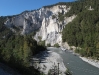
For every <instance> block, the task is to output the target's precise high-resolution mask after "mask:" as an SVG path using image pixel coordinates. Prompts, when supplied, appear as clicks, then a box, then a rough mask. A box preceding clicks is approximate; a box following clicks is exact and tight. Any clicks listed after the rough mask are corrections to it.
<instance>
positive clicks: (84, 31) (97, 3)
mask: <svg viewBox="0 0 99 75" xmlns="http://www.w3.org/2000/svg"><path fill="white" fill-rule="evenodd" d="M73 14H74V15H77V17H76V18H75V19H74V20H73V21H72V22H70V23H69V24H67V25H66V27H65V28H64V30H63V32H62V35H63V36H62V38H63V42H68V44H69V45H70V46H76V47H80V48H81V49H76V52H78V53H80V54H81V55H82V56H87V57H92V58H95V59H98V60H99V0H79V1H77V2H74V3H73V4H72V7H71V10H70V11H69V12H68V13H67V14H66V16H70V15H73Z"/></svg>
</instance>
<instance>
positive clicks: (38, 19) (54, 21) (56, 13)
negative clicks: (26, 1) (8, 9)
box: [5, 4, 75, 45]
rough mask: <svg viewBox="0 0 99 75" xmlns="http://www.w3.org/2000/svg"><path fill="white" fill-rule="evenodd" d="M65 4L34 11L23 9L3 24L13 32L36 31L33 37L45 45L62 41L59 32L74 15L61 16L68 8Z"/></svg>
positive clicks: (25, 32)
mask: <svg viewBox="0 0 99 75" xmlns="http://www.w3.org/2000/svg"><path fill="white" fill-rule="evenodd" d="M70 8H71V7H70V6H67V5H66V4H62V5H61V4H57V5H53V6H50V7H42V8H41V9H38V10H34V11H25V12H23V13H21V14H19V15H16V16H12V17H10V18H9V17H8V18H7V21H6V22H5V25H6V26H7V27H8V28H10V29H11V30H12V31H13V32H15V33H20V34H22V35H25V34H29V33H31V32H33V31H36V32H37V33H36V35H35V37H34V38H35V39H36V40H37V41H40V39H39V37H41V40H42V41H44V40H45V43H46V45H47V44H49V43H50V44H51V45H54V44H55V43H59V44H61V43H62V38H61V37H62V35H61V32H62V30H63V28H64V27H65V25H66V24H67V23H69V22H71V21H72V20H73V19H74V18H75V15H72V16H70V17H62V15H65V14H66V13H67V12H68V11H69V10H70Z"/></svg>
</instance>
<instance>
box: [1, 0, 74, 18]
mask: <svg viewBox="0 0 99 75" xmlns="http://www.w3.org/2000/svg"><path fill="white" fill-rule="evenodd" d="M71 1H74V0H0V16H7V15H16V14H20V13H21V12H23V11H25V10H34V9H38V8H41V7H42V6H45V5H51V4H55V3H58V2H71Z"/></svg>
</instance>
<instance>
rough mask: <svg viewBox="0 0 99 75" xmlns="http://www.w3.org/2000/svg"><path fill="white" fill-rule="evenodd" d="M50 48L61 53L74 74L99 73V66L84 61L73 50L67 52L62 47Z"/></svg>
mask: <svg viewBox="0 0 99 75" xmlns="http://www.w3.org/2000/svg"><path fill="white" fill-rule="evenodd" d="M48 50H51V51H53V52H56V53H58V54H60V56H61V57H62V58H63V62H64V64H65V66H66V67H67V68H68V69H69V70H70V72H71V73H72V75H99V68H97V67H94V66H92V65H90V64H88V63H87V62H84V61H83V60H82V59H80V58H79V56H75V55H74V54H73V53H72V52H69V51H66V52H65V51H62V50H61V49H60V48H48Z"/></svg>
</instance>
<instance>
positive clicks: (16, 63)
mask: <svg viewBox="0 0 99 75" xmlns="http://www.w3.org/2000/svg"><path fill="white" fill-rule="evenodd" d="M5 20H6V17H0V62H4V63H6V64H9V65H10V66H11V67H14V68H15V69H17V70H19V71H20V72H21V73H22V74H24V75H28V74H29V75H31V74H33V75H39V72H37V70H35V69H34V68H33V67H30V61H29V60H30V58H31V56H33V55H35V54H37V53H39V52H40V51H43V50H45V47H43V46H40V45H37V42H36V41H35V40H33V39H32V37H31V35H24V36H22V35H18V34H17V35H16V34H15V33H13V32H12V31H11V30H10V29H8V28H6V27H5V26H4V22H5Z"/></svg>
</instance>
